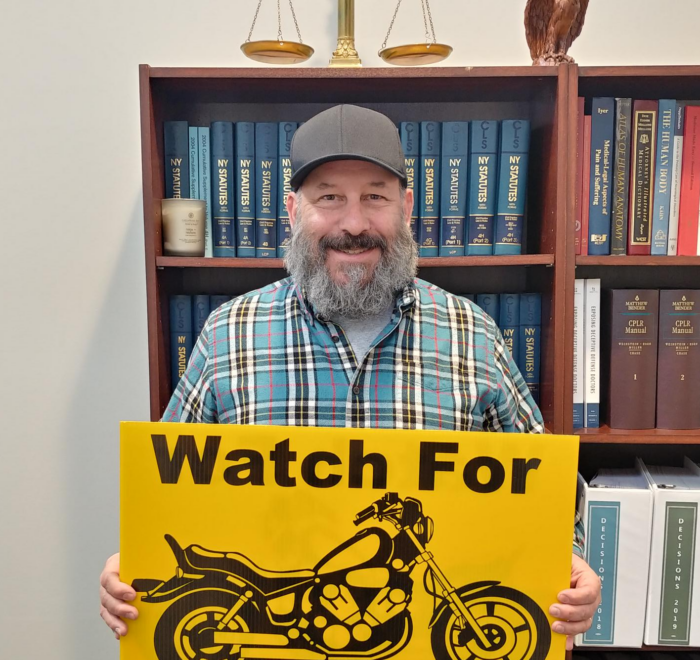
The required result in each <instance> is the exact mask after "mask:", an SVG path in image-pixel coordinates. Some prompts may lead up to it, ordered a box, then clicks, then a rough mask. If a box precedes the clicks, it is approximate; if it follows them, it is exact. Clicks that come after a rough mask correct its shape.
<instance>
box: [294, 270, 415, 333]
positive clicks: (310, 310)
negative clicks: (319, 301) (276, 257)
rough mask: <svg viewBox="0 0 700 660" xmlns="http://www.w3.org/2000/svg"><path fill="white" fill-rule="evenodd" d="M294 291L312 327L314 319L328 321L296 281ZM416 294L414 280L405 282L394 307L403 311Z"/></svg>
mask: <svg viewBox="0 0 700 660" xmlns="http://www.w3.org/2000/svg"><path fill="white" fill-rule="evenodd" d="M294 293H295V295H296V297H297V300H298V301H299V307H300V309H301V313H302V314H303V315H304V317H305V318H306V320H307V321H308V322H309V323H310V324H311V326H312V327H313V326H314V325H315V322H316V320H318V321H321V322H326V321H328V319H327V318H325V317H323V316H321V315H320V314H318V313H317V312H316V310H315V309H314V306H313V305H312V304H311V303H310V302H309V301H308V299H307V297H306V291H305V290H304V288H303V287H302V286H301V285H299V284H297V283H296V282H294ZM416 295H417V294H416V282H415V280H413V281H412V282H411V283H410V284H407V285H406V286H405V287H404V288H403V289H402V290H401V291H400V292H398V293H397V295H396V302H395V304H394V309H400V310H401V311H405V310H407V309H409V308H411V307H413V305H414V304H415V302H416Z"/></svg>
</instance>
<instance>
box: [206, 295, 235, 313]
mask: <svg viewBox="0 0 700 660" xmlns="http://www.w3.org/2000/svg"><path fill="white" fill-rule="evenodd" d="M229 300H231V296H225V295H215V296H209V313H210V314H211V312H213V311H214V310H215V309H217V308H219V307H221V305H223V304H224V303H227V302H228V301H229Z"/></svg>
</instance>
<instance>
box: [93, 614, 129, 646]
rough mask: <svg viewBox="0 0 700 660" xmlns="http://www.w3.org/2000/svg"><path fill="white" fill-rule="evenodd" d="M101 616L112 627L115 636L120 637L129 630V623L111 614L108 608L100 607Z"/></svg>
mask: <svg viewBox="0 0 700 660" xmlns="http://www.w3.org/2000/svg"><path fill="white" fill-rule="evenodd" d="M100 616H101V617H102V620H103V621H104V622H105V623H106V624H107V625H108V626H109V627H110V628H111V630H112V632H113V633H114V636H115V637H116V638H117V639H119V638H120V637H123V636H124V635H126V633H127V632H128V631H129V629H128V628H127V625H126V624H125V623H124V622H123V621H122V620H121V619H120V618H119V617H116V616H114V615H113V614H110V613H109V612H108V611H107V609H106V608H104V607H100Z"/></svg>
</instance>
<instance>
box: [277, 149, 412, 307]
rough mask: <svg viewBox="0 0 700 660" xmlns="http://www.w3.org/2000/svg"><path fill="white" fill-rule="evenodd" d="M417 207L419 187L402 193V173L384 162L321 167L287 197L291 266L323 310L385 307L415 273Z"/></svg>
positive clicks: (349, 162)
mask: <svg viewBox="0 0 700 660" xmlns="http://www.w3.org/2000/svg"><path fill="white" fill-rule="evenodd" d="M412 207H413V191H411V190H407V191H405V195H403V196H402V194H401V189H400V184H399V180H398V178H397V177H395V176H394V175H393V174H391V173H390V172H388V171H386V170H385V169H384V168H382V167H379V166H378V165H374V164H373V163H368V162H366V161H359V160H342V161H333V162H330V163H325V164H323V165H320V166H319V167H317V168H316V169H314V170H313V171H312V172H311V173H310V174H309V175H308V177H307V178H306V179H305V180H304V183H303V184H302V186H301V188H300V191H299V193H297V194H295V193H293V192H292V193H290V194H289V196H288V199H287V210H288V212H289V217H290V222H291V224H292V242H291V245H290V247H289V248H288V249H287V256H286V265H287V268H288V270H289V272H290V273H291V274H292V276H293V277H295V279H296V280H297V281H298V282H299V283H300V284H302V285H303V286H304V287H305V288H306V289H307V295H310V300H311V302H312V303H313V304H314V305H315V306H316V307H317V308H320V309H322V310H324V312H323V313H326V314H334V313H338V314H342V315H350V316H355V317H361V316H363V315H364V313H365V312H367V309H370V308H377V307H379V305H380V304H381V305H386V304H387V302H386V301H387V300H388V301H391V300H392V299H393V295H394V294H395V291H396V290H397V289H400V288H402V287H403V286H405V285H406V283H407V282H408V281H410V279H412V277H413V276H414V275H415V263H416V260H415V243H414V242H413V239H412V237H411V232H410V228H409V225H410V217H411V209H412ZM314 298H315V299H314ZM382 301H383V302H382ZM357 306H362V307H364V308H365V309H364V310H361V309H355V307H357ZM368 306H369V307H368ZM378 311H381V310H379V309H375V310H374V313H377V312H378ZM367 313H372V312H371V311H370V312H367Z"/></svg>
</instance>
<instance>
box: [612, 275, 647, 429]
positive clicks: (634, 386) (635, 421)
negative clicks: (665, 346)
mask: <svg viewBox="0 0 700 660" xmlns="http://www.w3.org/2000/svg"><path fill="white" fill-rule="evenodd" d="M606 310H607V312H608V314H607V319H606V324H608V328H607V329H606V334H609V337H610V339H609V341H608V342H607V345H606V353H607V352H608V351H609V355H610V359H609V361H608V374H609V378H608V392H607V397H606V403H607V420H608V424H609V425H610V428H611V429H653V428H654V423H655V417H656V415H655V413H656V351H657V345H658V331H659V328H658V322H659V292H658V291H657V290H653V289H613V290H611V291H610V292H609V293H608V301H607V305H606Z"/></svg>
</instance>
